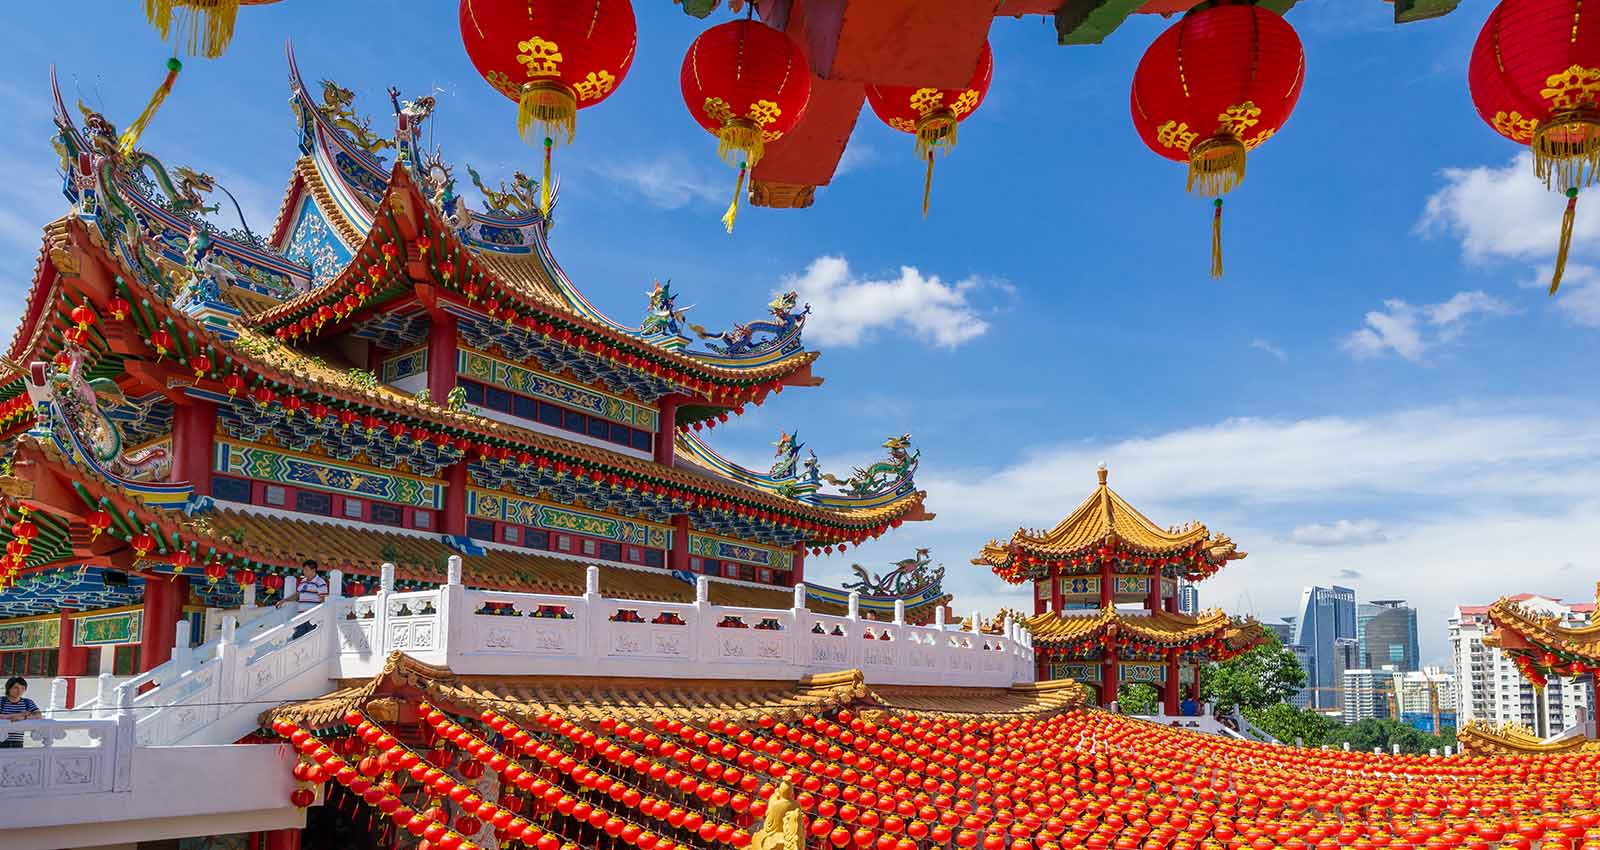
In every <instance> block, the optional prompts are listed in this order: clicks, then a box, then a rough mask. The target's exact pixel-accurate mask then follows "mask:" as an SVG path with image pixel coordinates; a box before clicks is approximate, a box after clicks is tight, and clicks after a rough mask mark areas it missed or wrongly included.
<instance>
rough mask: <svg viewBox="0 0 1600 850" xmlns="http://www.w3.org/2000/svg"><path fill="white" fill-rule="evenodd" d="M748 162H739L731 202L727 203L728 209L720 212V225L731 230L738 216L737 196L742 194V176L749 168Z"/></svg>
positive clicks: (730, 231)
mask: <svg viewBox="0 0 1600 850" xmlns="http://www.w3.org/2000/svg"><path fill="white" fill-rule="evenodd" d="M748 165H749V163H748V162H741V163H739V179H738V180H737V181H736V182H735V183H734V184H733V202H732V203H730V204H728V211H727V212H725V213H723V214H722V226H723V227H726V228H728V232H729V233H732V232H733V222H734V221H735V220H736V219H737V218H738V217H739V196H740V195H742V194H744V177H745V173H746V172H747V171H748V170H749V168H748Z"/></svg>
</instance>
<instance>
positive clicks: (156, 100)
mask: <svg viewBox="0 0 1600 850" xmlns="http://www.w3.org/2000/svg"><path fill="white" fill-rule="evenodd" d="M182 70H183V63H182V62H181V61H179V60H178V57H177V55H176V54H174V55H173V56H170V57H168V58H167V75H166V77H164V78H163V79H162V80H161V85H159V86H157V87H156V90H155V93H154V94H152V95H150V102H149V103H147V104H145V107H144V111H143V112H140V113H139V116H138V117H137V118H135V119H133V123H131V124H129V125H128V128H127V129H126V130H123V131H122V136H121V137H120V138H118V139H117V147H118V148H119V149H121V151H122V154H123V155H124V156H127V155H128V154H130V153H133V148H134V146H135V145H137V144H138V143H139V137H140V136H141V135H143V134H144V130H145V128H146V127H148V126H149V125H150V121H151V119H153V118H155V117H156V111H157V110H159V109H160V108H161V104H162V103H164V102H165V101H166V99H167V95H169V94H171V93H172V87H173V86H175V85H177V84H178V73H179V72H180V71H182Z"/></svg>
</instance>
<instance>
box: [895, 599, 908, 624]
mask: <svg viewBox="0 0 1600 850" xmlns="http://www.w3.org/2000/svg"><path fill="white" fill-rule="evenodd" d="M894 624H895V625H897V626H903V625H905V624H906V601H905V600H904V599H896V600H895V601H894Z"/></svg>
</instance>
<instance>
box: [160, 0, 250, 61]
mask: <svg viewBox="0 0 1600 850" xmlns="http://www.w3.org/2000/svg"><path fill="white" fill-rule="evenodd" d="M174 13H176V14H174ZM144 15H145V18H146V19H148V20H149V21H150V24H151V26H154V27H155V28H156V32H157V33H158V34H159V35H160V36H161V39H162V40H163V41H165V40H166V38H167V36H168V35H169V34H171V32H172V28H173V27H172V22H173V19H174V18H179V19H180V22H179V24H178V30H179V32H180V34H181V33H182V32H183V31H184V30H188V33H189V39H188V40H189V55H190V56H204V57H205V58H207V59H215V58H217V57H218V56H221V55H222V53H223V51H225V50H227V49H228V42H230V41H232V40H233V24H234V21H236V20H238V17H239V0H144ZM180 37H181V35H180Z"/></svg>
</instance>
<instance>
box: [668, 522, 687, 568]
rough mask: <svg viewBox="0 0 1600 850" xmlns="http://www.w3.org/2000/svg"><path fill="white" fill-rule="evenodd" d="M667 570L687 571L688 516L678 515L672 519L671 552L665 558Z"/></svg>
mask: <svg viewBox="0 0 1600 850" xmlns="http://www.w3.org/2000/svg"><path fill="white" fill-rule="evenodd" d="M667 568H668V569H673V570H683V571H685V572H687V571H688V569H689V515H688V514H678V515H677V516H675V517H673V518H672V552H671V553H670V554H669V555H668V556H667Z"/></svg>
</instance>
